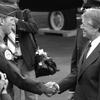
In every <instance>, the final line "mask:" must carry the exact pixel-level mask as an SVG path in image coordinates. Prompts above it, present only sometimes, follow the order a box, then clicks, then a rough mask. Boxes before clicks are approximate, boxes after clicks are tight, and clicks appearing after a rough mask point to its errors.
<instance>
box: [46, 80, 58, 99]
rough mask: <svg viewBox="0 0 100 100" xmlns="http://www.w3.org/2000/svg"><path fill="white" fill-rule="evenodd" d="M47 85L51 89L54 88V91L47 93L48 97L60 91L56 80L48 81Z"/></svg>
mask: <svg viewBox="0 0 100 100" xmlns="http://www.w3.org/2000/svg"><path fill="white" fill-rule="evenodd" d="M45 86H46V87H48V88H50V89H52V91H53V92H52V93H50V94H45V95H46V96H48V97H51V96H53V95H54V94H56V93H57V92H58V91H59V85H58V84H57V83H56V82H52V81H51V82H47V83H46V84H45Z"/></svg>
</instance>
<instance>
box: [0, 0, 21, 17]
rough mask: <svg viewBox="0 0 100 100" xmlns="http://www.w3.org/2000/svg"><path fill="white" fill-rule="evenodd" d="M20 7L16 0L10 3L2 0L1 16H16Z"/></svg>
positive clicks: (0, 5)
mask: <svg viewBox="0 0 100 100" xmlns="http://www.w3.org/2000/svg"><path fill="white" fill-rule="evenodd" d="M18 9H19V7H18V6H17V4H16V2H15V3H9V2H2V1H0V16H2V17H5V16H16V12H17V10H18Z"/></svg>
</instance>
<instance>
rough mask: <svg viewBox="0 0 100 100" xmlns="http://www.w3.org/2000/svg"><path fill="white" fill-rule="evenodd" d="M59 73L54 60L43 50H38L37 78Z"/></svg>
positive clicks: (36, 58) (36, 60)
mask: <svg viewBox="0 0 100 100" xmlns="http://www.w3.org/2000/svg"><path fill="white" fill-rule="evenodd" d="M57 71H59V70H58V69H57V65H56V63H55V62H54V60H53V59H52V58H51V57H49V56H48V55H47V52H44V50H43V49H39V48H38V49H37V51H36V56H35V73H36V77H41V76H47V75H53V74H55V73H56V72H57Z"/></svg>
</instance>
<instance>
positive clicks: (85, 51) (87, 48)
mask: <svg viewBox="0 0 100 100" xmlns="http://www.w3.org/2000/svg"><path fill="white" fill-rule="evenodd" d="M90 47H91V42H89V43H88V45H87V46H86V48H85V50H84V52H83V55H82V56H83V57H82V63H83V62H84V61H85V60H86V56H87V53H88V51H89V49H90Z"/></svg>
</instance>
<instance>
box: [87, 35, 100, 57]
mask: <svg viewBox="0 0 100 100" xmlns="http://www.w3.org/2000/svg"><path fill="white" fill-rule="evenodd" d="M90 42H91V41H90ZM99 43H100V36H99V37H97V38H96V39H94V40H93V41H92V42H91V47H90V49H89V51H88V53H87V56H86V58H88V57H89V56H90V54H91V53H92V52H93V50H94V49H95V48H96V47H97V46H98V44H99Z"/></svg>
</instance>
